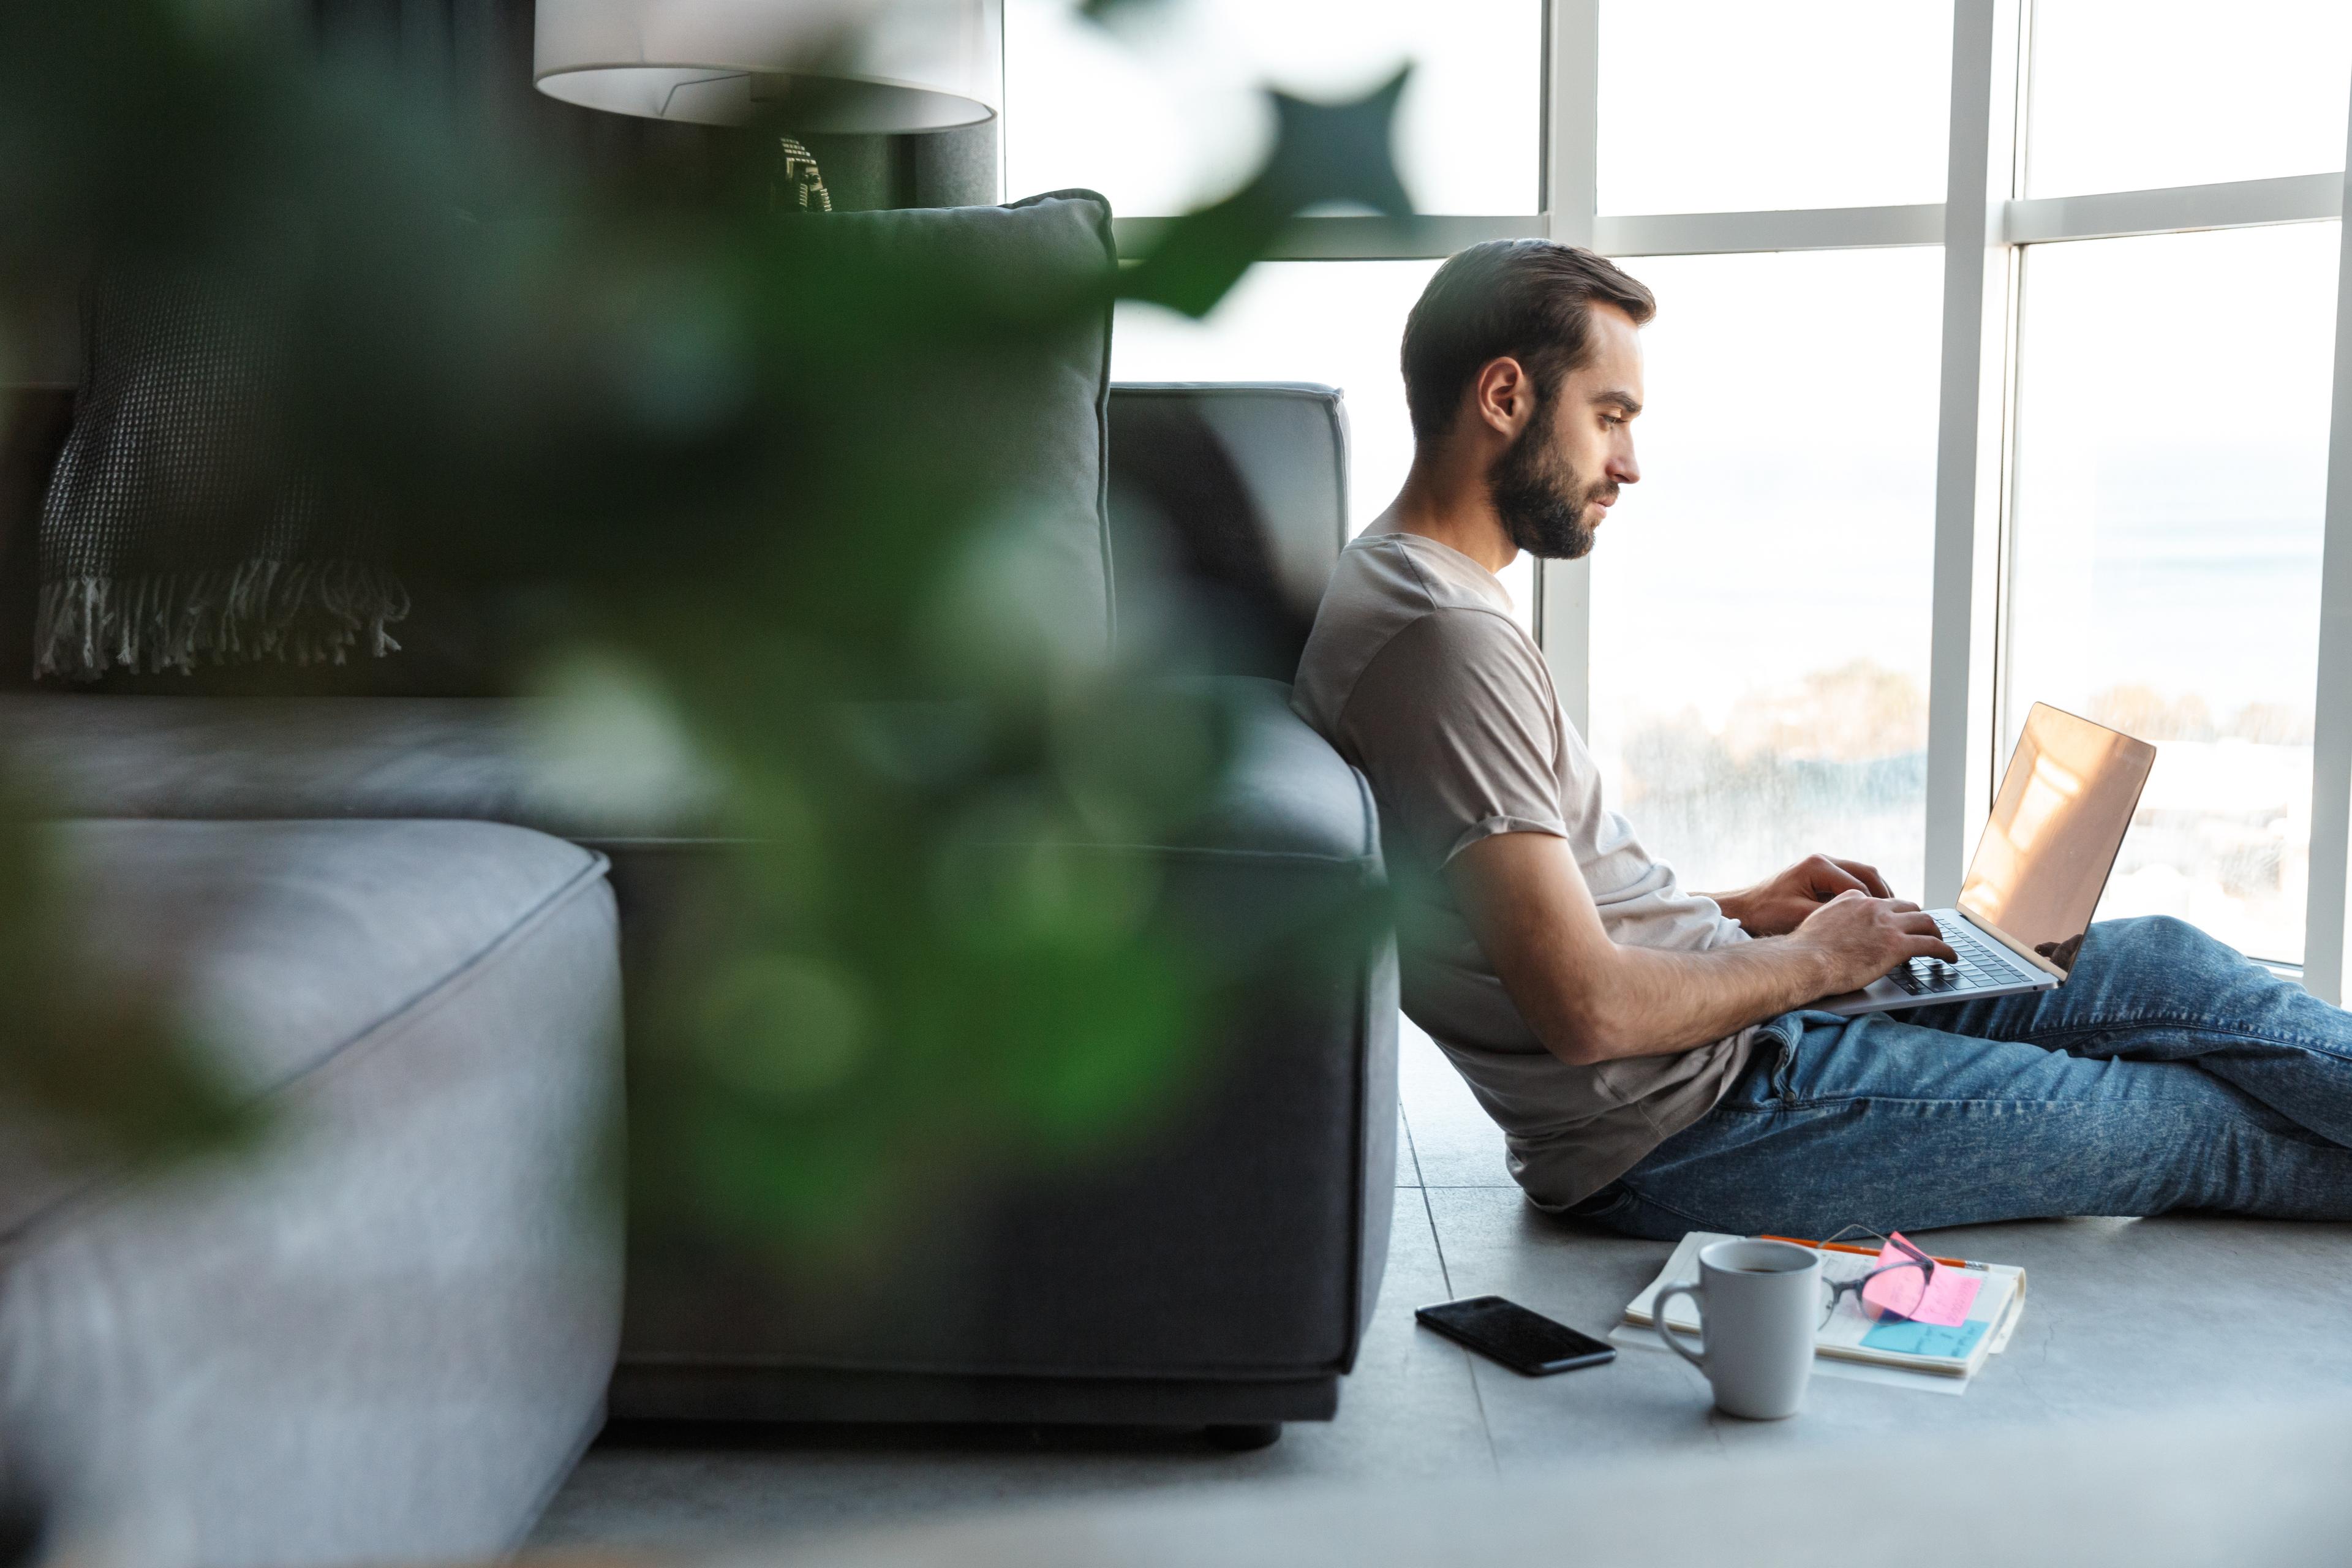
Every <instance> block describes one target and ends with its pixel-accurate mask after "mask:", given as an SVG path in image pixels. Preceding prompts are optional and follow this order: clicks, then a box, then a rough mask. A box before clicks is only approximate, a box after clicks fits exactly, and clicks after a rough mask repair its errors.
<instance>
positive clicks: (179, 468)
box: [33, 265, 409, 681]
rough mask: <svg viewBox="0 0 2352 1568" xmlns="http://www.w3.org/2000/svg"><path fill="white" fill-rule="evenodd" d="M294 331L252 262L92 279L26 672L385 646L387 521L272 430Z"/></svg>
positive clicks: (154, 666) (391, 608)
mask: <svg viewBox="0 0 2352 1568" xmlns="http://www.w3.org/2000/svg"><path fill="white" fill-rule="evenodd" d="M292 330H293V322H292V321H291V318H290V295H289V292H288V291H287V289H285V288H284V287H283V285H282V282H281V281H280V280H279V279H277V278H275V277H274V276H273V275H272V269H271V268H268V266H266V265H262V266H254V267H249V268H210V269H208V270H206V271H205V272H203V273H194V272H187V271H172V272H167V271H162V270H158V269H154V268H143V269H132V268H119V267H118V268H106V269H103V270H101V271H100V273H99V274H98V275H97V276H96V277H95V278H94V279H92V281H91V283H90V286H89V290H88V293H87V295H86V297H85V301H84V310H83V344H84V356H85V357H84V370H83V377H82V384H81V387H80V390H79V393H78V395H76V397H75V399H74V420H73V429H72V432H71V434H70V435H69V436H68V437H67V440H66V446H65V449H64V451H63V452H62V453H61V454H60V456H59V458H58V465H57V468H56V471H55V473H54V474H53V475H52V477H51V479H50V481H49V489H48V493H47V497H46V498H45V499H44V501H43V504H42V508H41V519H40V529H39V560H40V577H41V585H40V605H39V612H38V620H37V624H36V627H35V633H34V649H33V655H34V658H33V668H34V673H35V674H36V675H37V676H58V677H62V678H64V679H68V680H84V681H86V680H94V679H98V678H99V677H100V676H101V675H103V674H104V673H106V671H108V670H109V669H110V668H123V669H127V670H131V671H149V672H152V671H155V670H163V669H181V670H193V669H194V668H195V667H196V666H197V665H199V664H236V663H248V662H253V661H257V660H264V659H279V660H286V661H289V662H292V663H296V664H315V663H320V662H328V661H331V662H333V663H336V664H341V663H342V662H344V660H345V659H346V658H349V657H350V656H351V655H352V652H353V651H354V650H359V651H362V652H363V653H366V654H370V655H373V656H375V657H379V658H381V657H383V656H384V655H387V654H390V653H393V652H394V651H396V650H397V649H398V648H399V647H400V645H399V644H398V643H397V642H395V641H394V640H393V638H392V636H391V634H390V632H389V630H388V629H387V628H389V627H390V626H392V625H393V624H394V623H395V622H398V621H399V620H401V619H403V618H404V616H406V615H407V614H408V610H409V600H408V594H407V590H406V589H405V588H404V586H403V585H402V583H401V580H400V578H399V576H398V575H397V574H395V573H394V572H393V571H391V570H390V569H389V568H388V567H387V566H385V565H384V563H383V544H384V543H385V535H384V532H383V520H382V519H381V517H380V516H378V515H377V513H376V511H375V509H373V508H371V507H368V506H365V505H363V504H361V503H359V502H357V501H355V500H353V499H352V498H350V497H348V496H342V495H339V494H338V493H336V490H335V489H334V488H333V487H331V485H330V484H329V483H328V482H327V480H326V479H325V478H324V476H323V472H322V469H321V466H320V465H319V464H317V463H315V462H313V461H311V460H310V459H309V458H306V457H305V456H304V455H303V454H302V453H301V452H300V451H299V449H297V447H295V445H294V444H293V443H291V442H289V439H288V438H287V433H286V429H285V426H284V416H285V415H286V413H287V408H286V399H287V395H288V394H287V384H288V374H287V370H288V349H289V342H291V332H292Z"/></svg>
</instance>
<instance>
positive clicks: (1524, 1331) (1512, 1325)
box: [1413, 1296, 1617, 1377]
mask: <svg viewBox="0 0 2352 1568" xmlns="http://www.w3.org/2000/svg"><path fill="white" fill-rule="evenodd" d="M1413 1317H1414V1318H1416V1319H1418V1320H1419V1321H1421V1322H1423V1323H1424V1324H1426V1325H1428V1326H1429V1327H1430V1328H1433V1329H1435V1330H1436V1331H1438V1332H1439V1333H1441V1334H1444V1336H1445V1337H1446V1338H1447V1339H1449V1340H1454V1341H1455V1342H1458V1343H1461V1344H1465V1345H1467V1346H1469V1347H1470V1348H1471V1349H1472V1350H1474V1351H1476V1352H1478V1353H1479V1354H1480V1355H1483V1356H1486V1358H1488V1359H1489V1360H1491V1361H1498V1362H1501V1363H1503V1364H1504V1365H1505V1366H1507V1367H1509V1368H1510V1369H1511V1370H1512V1371H1513V1372H1516V1373H1524V1374H1526V1375H1527V1376H1528V1377H1542V1376H1544V1375H1546V1374H1547V1373H1555V1372H1574V1371H1575V1370H1576V1369H1577V1368H1578V1367H1580V1366H1599V1365H1600V1364H1601V1363H1603V1362H1611V1361H1615V1360H1616V1359H1617V1352H1616V1350H1615V1349H1614V1348H1613V1347H1612V1346H1610V1345H1606V1344H1603V1343H1601V1342H1600V1341H1599V1340H1596V1339H1594V1338H1593V1337H1592V1336H1591V1335H1590V1334H1580V1333H1578V1332H1577V1331H1575V1330H1574V1329H1571V1328H1570V1327H1569V1326H1568V1325H1567V1324H1566V1323H1555V1322H1553V1321H1551V1320H1550V1319H1549V1318H1547V1317H1545V1316H1544V1315H1543V1314H1542V1313H1540V1312H1530V1311H1528V1310H1527V1309H1526V1308H1525V1307H1522V1306H1520V1305H1518V1304H1517V1302H1515V1301H1506V1300H1503V1299H1502V1298H1501V1297H1500V1296H1472V1297H1469V1298H1467V1299H1466V1300H1460V1301H1448V1302H1446V1303H1445V1304H1444V1305H1443V1306H1438V1307H1423V1308H1422V1309H1420V1310H1418V1311H1416V1312H1414V1313H1413Z"/></svg>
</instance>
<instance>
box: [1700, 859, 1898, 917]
mask: <svg viewBox="0 0 2352 1568" xmlns="http://www.w3.org/2000/svg"><path fill="white" fill-rule="evenodd" d="M1840 893H1867V894H1868V895H1869V896H1870V897H1872V898H1874V899H1889V898H1892V897H1894V889H1890V888H1889V887H1887V885H1886V879H1885V878H1884V877H1881V876H1880V875H1879V874H1878V869H1877V868H1876V867H1874V866H1865V865H1864V864H1863V863H1862V862H1861V861H1859V860H1837V859H1832V858H1830V857H1829V856H1827V855H1808V856H1806V857H1805V858H1803V859H1802V860H1800V861H1798V862H1797V863H1796V864H1795V865H1793V866H1791V867H1790V868H1788V869H1787V870H1785V871H1782V872H1781V873H1780V875H1778V876H1776V877H1772V878H1769V879H1766V880H1764V881H1761V882H1759V883H1757V884H1756V885H1755V886H1754V887H1752V888H1745V889H1741V890H1740V891H1738V892H1736V893H1717V894H1715V895H1713V897H1714V899H1715V901H1716V902H1717V904H1719V905H1721V906H1722V908H1723V912H1724V913H1725V914H1727V915H1729V916H1730V917H1731V918H1732V919H1733V920H1736V921H1738V922H1739V924H1740V926H1741V928H1742V929H1743V930H1745V931H1747V932H1748V935H1749V936H1785V935H1787V934H1788V933H1789V932H1790V931H1795V930H1796V929H1797V928H1798V927H1799V926H1801V925H1802V924H1803V923H1804V922H1805V921H1807V920H1808V919H1809V918H1811V915H1812V914H1813V913H1814V911H1816V910H1819V909H1820V908H1821V907H1822V905H1823V904H1825V903H1827V902H1829V901H1830V900H1832V899H1834V898H1836V897H1837V896H1838V895H1839V894H1840ZM1903 907H1904V908H1905V909H1906V910H1916V909H1917V908H1918V907H1919V906H1918V905H1916V904H1906V905H1904V906H1903Z"/></svg>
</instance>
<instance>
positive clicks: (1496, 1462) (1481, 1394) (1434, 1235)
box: [1408, 1123, 1503, 1478]
mask: <svg viewBox="0 0 2352 1568" xmlns="http://www.w3.org/2000/svg"><path fill="white" fill-rule="evenodd" d="M1408 1125H1410V1123H1408ZM1421 1212H1422V1215H1423V1217H1425V1218H1426V1219H1427V1220H1428V1221H1429V1244H1430V1245H1431V1246H1432V1247H1435V1248H1436V1249H1437V1278H1438V1279H1439V1280H1440V1281H1441V1282H1443V1283H1444V1287H1445V1299H1446V1300H1449V1301H1450V1300H1454V1270H1453V1268H1452V1267H1451V1266H1450V1265H1448V1264H1447V1263H1446V1261H1445V1237H1444V1234H1443V1233H1442V1232H1440V1231H1439V1229H1438V1228H1437V1210H1436V1209H1435V1208H1434V1207H1433V1206H1432V1205H1431V1204H1430V1201H1429V1189H1428V1188H1426V1187H1423V1189H1422V1190H1421ZM1415 1326H1416V1327H1418V1325H1415ZM1455 1353H1457V1354H1458V1355H1460V1356H1461V1358H1462V1370H1463V1371H1465V1372H1466V1373H1469V1374H1470V1403H1471V1404H1472V1405H1474V1406H1475V1407H1476V1409H1477V1412H1478V1435H1479V1436H1482V1437H1484V1438H1486V1468H1487V1470H1488V1471H1489V1472H1490V1473H1491V1474H1493V1475H1494V1476H1496V1477H1497V1478H1500V1477H1501V1475H1502V1473H1503V1465H1502V1461H1501V1459H1499V1458H1496V1453H1495V1426H1494V1423H1493V1422H1491V1421H1489V1420H1488V1419H1487V1418H1486V1390H1484V1389H1482V1388H1480V1387H1479V1386H1478V1367H1477V1363H1476V1362H1475V1360H1473V1359H1472V1357H1471V1354H1470V1352H1468V1351H1467V1350H1459V1351H1457V1352H1455Z"/></svg>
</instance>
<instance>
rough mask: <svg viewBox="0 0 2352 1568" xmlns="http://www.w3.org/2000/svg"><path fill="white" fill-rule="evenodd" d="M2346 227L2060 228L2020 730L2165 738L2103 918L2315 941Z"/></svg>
mask: <svg viewBox="0 0 2352 1568" xmlns="http://www.w3.org/2000/svg"><path fill="white" fill-rule="evenodd" d="M2336 233H2337V226H2336V225H2335V224H2332V223H2329V224H2299V225H2294V226H2287V227H2279V228H2254V229H2234V230H2221V231H2217V232H2213V233H2207V234H2176V235H2158V236H2154V237H2148V238H2144V239H2113V240H2098V241H2091V242H2085V243H2081V244H2074V245H2049V246H2037V247H2034V248H2033V249H2032V251H2031V252H2030V253H2029V254H2028V255H2027V258H2026V261H2025V275H2024V290H2025V292H2024V303H2023V316H2022V319H2021V335H2020V339H2019V344H2018V375H2019V380H2018V403H2017V452H2016V475H2017V489H2016V502H2015V521H2014V524H2013V529H2012V537H2013V544H2012V554H2011V609H2010V615H2009V663H2008V679H2007V681H2006V683H2005V686H2004V691H2005V700H2004V706H2005V709H2006V711H2007V716H2008V719H2009V730H2008V733H2007V734H2006V735H2005V736H2004V737H2003V740H2004V742H2005V744H2004V748H2003V755H2004V756H2006V755H2007V744H2006V743H2009V742H2014V741H2015V739H2016V730H2017V726H2018V725H2019V724H2021V723H2022V722H2023V721H2024V718H2025V711H2026V709H2027V708H2028V706H2030V705H2031V704H2032V703H2034V702H2036V701H2041V702H2048V703H2052V704H2053V705H2055V706H2057V707H2060V708H2063V709H2066V710H2069V711H2071V712H2075V713H2080V714H2082V715H2084V717H2085V718H2090V719H2095V720H2098V721H2100V722H2102V723H2105V724H2110V725H2113V726H2114V727H2115V728H2116V729H2119V730H2124V731H2128V732H2130V733H2132V734H2135V735H2137V736H2139V737H2140V738H2141V739H2143V740H2147V741H2153V742H2156V744H2157V748H2158V750H2157V760H2156V771H2155V773H2153V774H2152V775H2151V776H2150V777H2149V779H2148V784H2147V794H2146V795H2144V796H2143V797H2142V802H2141V807H2140V812H2139V816H2137V818H2136V819H2135V820H2134V822H2133V826H2132V830H2131V834H2130V836H2129V837H2126V839H2125V840H2124V847H2123V854H2122V856H2121V858H2119V859H2118V861H2117V862H2116V872H2115V876H2114V878H2113V879H2112V880H2110V881H2109V883H2108V884H2107V894H2106V899H2105V901H2104V902H2103V903H2102V904H2101V905H2100V906H2099V912H2100V915H2101V916H2102V917H2103V918H2108V919H2112V918H2116V917H2118V916H2122V915H2136V914H2172V915H2179V916H2180V917H2182V918H2183V919H2186V920H2190V921H2195V922H2196V923H2197V924H2199V925H2200V926H2202V927H2204V928H2205V929H2206V930H2207V931H2210V932H2212V933H2213V934H2214V935H2215V936H2218V937H2220V938H2221V940H2222V941H2224V942H2229V943H2231V945H2232V946H2235V947H2237V948H2239V949H2241V950H2242V951H2244V952H2250V953H2252V954H2253V955H2255V956H2257V957H2261V958H2270V959H2278V960H2283V961H2286V962H2290V963H2293V962H2299V961H2300V960H2301V958H2302V956H2303V916H2304V890H2305V874H2306V868H2307V866H2308V863H2309V847H2310V835H2311V810H2310V805H2311V729H2312V704H2313V698H2314V687H2315V679H2316V674H2317V670H2318V646H2319V550H2320V522H2321V510H2322V505H2323V502H2324V500H2325V494H2326V465H2327V409H2328V382H2329V359H2330V354H2331V345H2332V342H2333V333H2332V331H2331V323H2333V321H2335V316H2336V311H2335V298H2336Z"/></svg>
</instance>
